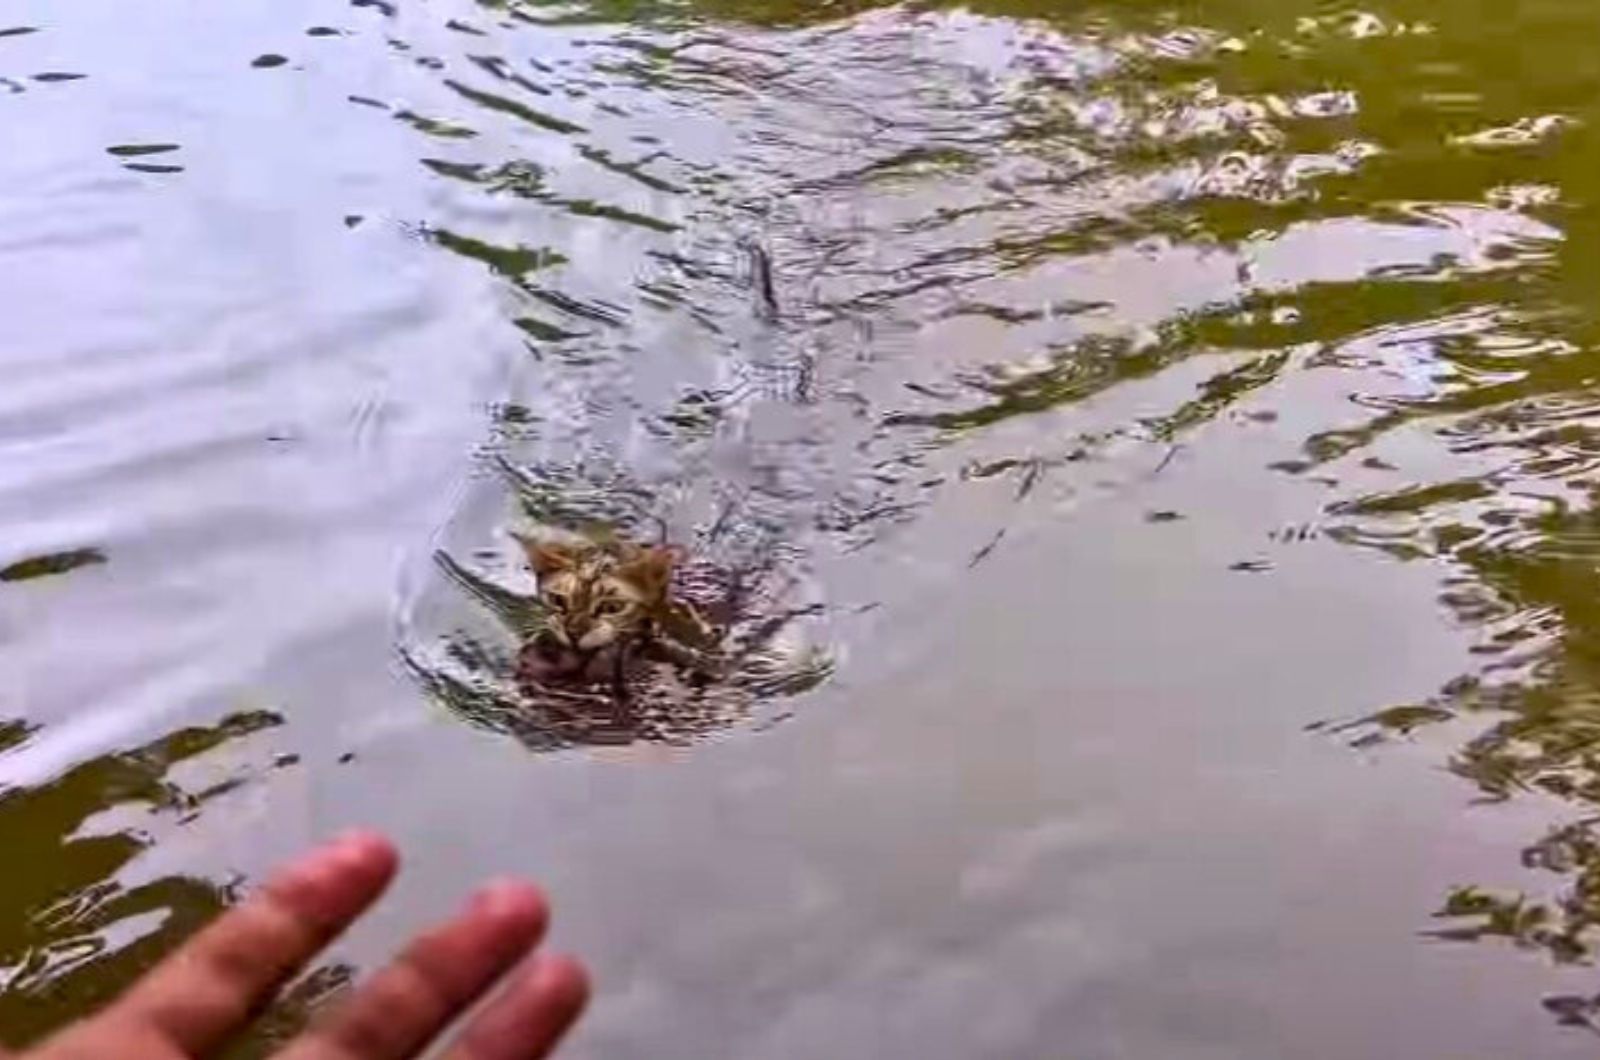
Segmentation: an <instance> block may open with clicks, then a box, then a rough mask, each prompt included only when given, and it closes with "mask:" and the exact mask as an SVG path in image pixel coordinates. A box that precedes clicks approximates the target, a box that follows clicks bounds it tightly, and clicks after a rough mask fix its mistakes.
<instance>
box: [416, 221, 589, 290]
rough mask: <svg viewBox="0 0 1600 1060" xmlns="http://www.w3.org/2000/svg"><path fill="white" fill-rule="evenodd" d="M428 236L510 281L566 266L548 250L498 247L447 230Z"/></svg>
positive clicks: (440, 229)
mask: <svg viewBox="0 0 1600 1060" xmlns="http://www.w3.org/2000/svg"><path fill="white" fill-rule="evenodd" d="M427 236H428V238H429V239H430V240H432V241H433V242H434V243H436V244H438V245H439V246H441V247H443V248H444V249H446V250H448V251H450V252H451V253H454V254H460V255H461V256H462V257H466V258H471V259H473V260H474V261H478V262H482V263H483V264H484V265H487V266H488V267H489V270H490V271H491V272H493V273H495V274H496V275H499V276H505V277H507V278H509V279H515V280H520V279H522V278H523V277H525V276H527V275H529V274H530V273H534V272H538V271H540V270H542V269H550V268H555V267H556V266H558V265H562V264H565V262H566V260H567V259H566V258H565V257H563V256H562V255H561V254H559V253H557V252H556V251H555V250H553V249H551V248H550V247H524V246H516V247H506V246H500V245H497V244H495V243H489V242H486V241H485V240H481V239H473V238H472V237H470V236H464V235H459V234H457V233H455V232H452V231H450V230H449V229H446V228H434V229H429V230H428V232H427Z"/></svg>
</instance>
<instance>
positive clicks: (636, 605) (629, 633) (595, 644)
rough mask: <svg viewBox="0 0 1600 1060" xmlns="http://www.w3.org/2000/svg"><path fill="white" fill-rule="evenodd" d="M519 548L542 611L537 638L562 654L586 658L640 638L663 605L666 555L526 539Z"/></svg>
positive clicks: (668, 570) (669, 561) (668, 574)
mask: <svg viewBox="0 0 1600 1060" xmlns="http://www.w3.org/2000/svg"><path fill="white" fill-rule="evenodd" d="M522 547H523V549H524V550H525V551H526V552H527V554H528V563H529V565H530V566H531V567H532V568H533V573H534V574H535V575H537V576H538V579H539V600H540V602H541V603H543V604H544V606H545V621H544V627H543V629H542V630H541V631H540V634H541V635H542V636H545V637H548V638H551V639H553V640H554V642H555V643H557V644H559V645H561V646H562V647H563V648H567V649H570V650H573V651H576V652H578V653H580V654H584V655H590V654H593V653H595V652H598V651H602V650H604V649H606V648H610V647H611V646H613V645H615V644H618V643H620V642H623V641H625V640H628V639H631V638H633V637H636V636H639V635H642V634H644V633H646V632H648V629H649V625H650V622H651V620H652V619H653V618H654V617H655V616H656V615H657V614H658V613H660V612H661V611H662V610H663V609H664V608H665V607H666V605H667V590H668V587H669V586H670V585H671V583H672V566H673V554H672V552H671V551H670V550H669V549H665V548H640V547H638V546H636V545H625V546H622V547H620V548H603V547H601V546H599V545H586V544H580V545H569V544H560V543H552V542H544V541H532V540H528V539H522Z"/></svg>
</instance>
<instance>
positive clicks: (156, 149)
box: [106, 144, 179, 158]
mask: <svg viewBox="0 0 1600 1060" xmlns="http://www.w3.org/2000/svg"><path fill="white" fill-rule="evenodd" d="M178 149H179V148H178V145H177V144H118V145H116V146H115V147H108V148H106V153H107V154H112V155H116V156H117V157H118V158H143V157H145V156H146V155H164V154H168V153H170V152H172V151H176V150H178Z"/></svg>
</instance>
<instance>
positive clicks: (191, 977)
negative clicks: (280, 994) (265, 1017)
mask: <svg viewBox="0 0 1600 1060" xmlns="http://www.w3.org/2000/svg"><path fill="white" fill-rule="evenodd" d="M398 866H399V857H398V855H397V854H396V853H395V850H394V847H393V846H392V845H390V843H389V841H388V840H386V839H384V838H383V837H382V836H379V835H376V834H373V833H370V832H353V833H350V834H348V835H345V836H343V837H341V838H339V839H337V840H335V841H334V842H332V843H329V844H327V845H326V846H323V847H321V848H319V849H317V850H315V851H313V852H312V853H311V854H309V855H307V856H305V857H303V858H301V859H300V860H298V861H295V862H293V863H292V864H290V865H289V866H288V867H286V868H284V869H282V870H280V871H279V872H278V873H277V874H275V875H274V876H273V877H272V878H271V879H270V880H269V881H268V882H267V884H266V885H265V886H264V887H262V888H261V890H260V891H259V892H257V893H256V894H255V895H253V896H251V897H250V898H249V899H248V900H247V901H245V902H244V903H243V904H242V905H239V906H237V907H236V908H234V909H232V910H230V911H228V912H227V913H224V914H223V915H222V916H221V917H220V918H218V919H217V920H216V921H215V922H214V923H212V924H211V925H210V926H208V927H206V928H205V929H204V930H202V931H201V932H200V933H199V934H198V935H196V936H195V937H194V938H193V939H191V940H190V941H189V942H188V943H186V944H185V945H184V946H183V947H182V948H180V949H179V950H178V951H177V953H175V954H173V955H172V956H171V957H169V958H167V960H166V961H164V962H163V963H162V964H160V965H159V966H157V968H156V969H155V970H154V971H152V972H151V973H150V974H149V975H147V976H145V977H144V978H143V979H141V980H140V981H139V982H138V983H137V984H136V985H135V986H134V987H133V988H132V989H131V990H129V991H128V992H127V993H126V994H124V995H123V996H122V997H121V998H120V999H119V1000H118V1001H116V1002H115V1003H114V1004H113V1005H112V1006H111V1008H109V1009H107V1010H106V1011H105V1012H104V1013H103V1014H102V1015H101V1016H100V1017H99V1018H97V1019H93V1020H90V1021H88V1022H86V1023H84V1024H80V1025H79V1026H78V1027H77V1028H74V1029H73V1030H70V1031H68V1032H67V1035H66V1036H65V1037H67V1038H72V1037H77V1036H82V1037H85V1038H93V1039H95V1040H96V1041H98V1040H100V1038H101V1037H103V1038H104V1043H105V1044H108V1045H110V1046H112V1049H111V1051H110V1052H108V1053H106V1054H105V1055H116V1054H118V1053H119V1052H120V1053H121V1055H128V1043H133V1042H138V1043H142V1044H145V1045H152V1046H158V1047H161V1048H162V1049H163V1051H165V1052H170V1053H172V1054H176V1055H178V1056H188V1057H198V1056H204V1055H206V1054H208V1053H210V1052H212V1051H213V1050H215V1049H216V1048H217V1047H218V1046H219V1045H221V1044H222V1043H223V1042H225V1041H226V1040H227V1039H228V1038H230V1037H232V1036H233V1035H234V1034H236V1033H237V1032H239V1031H240V1030H242V1029H243V1028H244V1027H245V1025H246V1024H247V1023H248V1022H249V1021H250V1019H251V1018H252V1017H253V1016H254V1015H255V1014H256V1013H257V1012H258V1011H259V1010H260V1009H261V1008H262V1007H263V1006H264V1005H265V1004H267V1003H268V1002H269V1001H271V1000H272V998H273V996H274V994H276V992H277V990H278V988H279V987H281V986H282V985H283V984H284V982H285V981H287V980H288V979H289V978H290V977H291V976H293V975H294V973H295V972H296V971H298V970H299V969H300V968H301V967H302V966H303V965H304V964H305V963H306V962H307V961H309V960H310V959H311V958H312V957H313V956H315V955H316V954H317V952H318V951H319V950H321V949H322V948H323V947H324V946H326V945H327V944H328V943H329V942H330V941H332V940H333V938H334V937H335V936H337V935H338V934H339V933H340V932H341V931H343V930H344V929H345V928H346V927H347V926H348V925H349V924H350V923H351V921H353V920H355V919H356V917H358V916H359V915H360V914H361V913H362V912H363V911H364V910H366V908H367V907H368V906H370V905H371V904H372V903H373V902H374V901H375V900H377V898H378V896H379V895H381V894H382V893H383V891H384V890H385V888H387V887H388V885H389V881H390V880H392V879H393V878H394V874H395V870H396V869H397V868H398ZM63 1044H74V1045H76V1044H83V1043H82V1042H63ZM119 1045H120V1047H121V1048H120V1049H119V1048H117V1047H118V1046H119Z"/></svg>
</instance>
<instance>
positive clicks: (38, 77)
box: [33, 71, 89, 85]
mask: <svg viewBox="0 0 1600 1060" xmlns="http://www.w3.org/2000/svg"><path fill="white" fill-rule="evenodd" d="M88 76H89V75H88V74H72V73H65V72H62V71H50V72H47V73H42V74H34V75H33V79H34V80H35V81H37V82H39V83H40V84H42V85H54V84H60V83H61V82H64V81H82V80H83V79H85V78H86V77H88Z"/></svg>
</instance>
